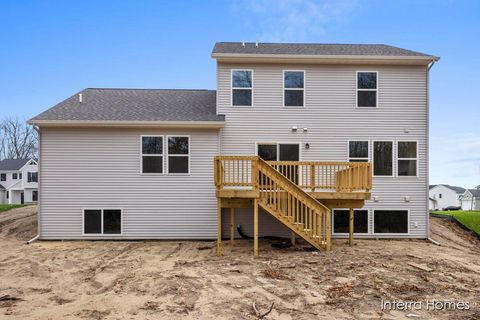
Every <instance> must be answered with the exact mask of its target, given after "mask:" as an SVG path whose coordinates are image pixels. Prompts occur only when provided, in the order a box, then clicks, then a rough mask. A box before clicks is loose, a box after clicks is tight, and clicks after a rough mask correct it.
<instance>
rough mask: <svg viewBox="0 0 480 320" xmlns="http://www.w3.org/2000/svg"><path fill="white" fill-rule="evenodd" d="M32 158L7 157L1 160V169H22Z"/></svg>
mask: <svg viewBox="0 0 480 320" xmlns="http://www.w3.org/2000/svg"><path fill="white" fill-rule="evenodd" d="M30 160H32V159H5V160H1V161H0V170H8V171H11V170H20V169H21V168H22V167H23V166H24V165H26V164H27V162H28V161H30Z"/></svg>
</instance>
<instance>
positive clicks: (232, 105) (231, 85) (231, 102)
mask: <svg viewBox="0 0 480 320" xmlns="http://www.w3.org/2000/svg"><path fill="white" fill-rule="evenodd" d="M234 71H250V72H251V73H252V87H250V88H247V87H234V86H233V72H234ZM254 86H255V83H254V72H253V69H231V70H230V107H235V108H252V107H253V106H254V101H253V87H254ZM234 89H238V90H249V89H250V90H251V91H252V99H251V100H252V101H251V102H252V104H251V105H249V106H237V105H234V104H233V90H234ZM217 101H218V100H217Z"/></svg>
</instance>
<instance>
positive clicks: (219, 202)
mask: <svg viewBox="0 0 480 320" xmlns="http://www.w3.org/2000/svg"><path fill="white" fill-rule="evenodd" d="M221 255H222V199H221V198H217V256H221Z"/></svg>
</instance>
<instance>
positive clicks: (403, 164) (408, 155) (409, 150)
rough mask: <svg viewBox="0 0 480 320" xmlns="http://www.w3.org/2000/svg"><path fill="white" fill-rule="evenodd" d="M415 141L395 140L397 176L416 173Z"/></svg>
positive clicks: (414, 174)
mask: <svg viewBox="0 0 480 320" xmlns="http://www.w3.org/2000/svg"><path fill="white" fill-rule="evenodd" d="M417 158H418V156H417V142H416V141H398V142H397V161H398V163H397V170H398V172H397V174H398V176H416V175H417Z"/></svg>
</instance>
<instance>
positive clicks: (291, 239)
mask: <svg viewBox="0 0 480 320" xmlns="http://www.w3.org/2000/svg"><path fill="white" fill-rule="evenodd" d="M290 237H291V238H290V241H291V242H292V246H294V245H295V232H293V231H292V235H291V236H290Z"/></svg>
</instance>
